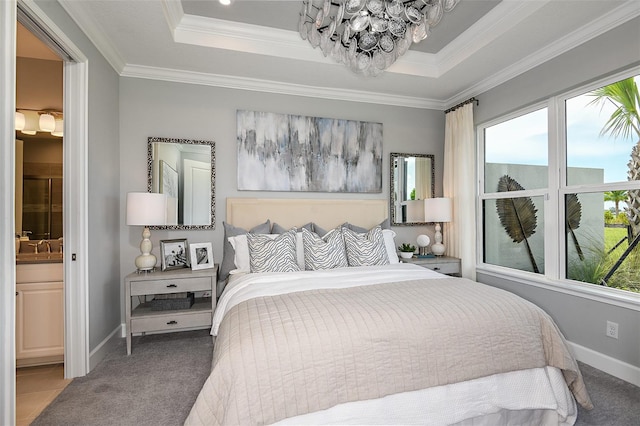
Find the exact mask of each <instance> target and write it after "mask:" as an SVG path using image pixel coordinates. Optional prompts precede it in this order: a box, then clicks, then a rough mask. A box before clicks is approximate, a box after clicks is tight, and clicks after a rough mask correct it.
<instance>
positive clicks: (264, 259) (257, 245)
mask: <svg viewBox="0 0 640 426" xmlns="http://www.w3.org/2000/svg"><path fill="white" fill-rule="evenodd" d="M247 245H248V246H249V262H250V267H251V272H294V271H299V270H300V267H299V266H298V262H297V260H296V229H295V228H294V229H291V230H289V231H287V232H285V233H284V234H280V235H278V236H277V237H276V238H273V239H272V238H271V237H269V236H267V235H261V234H247Z"/></svg>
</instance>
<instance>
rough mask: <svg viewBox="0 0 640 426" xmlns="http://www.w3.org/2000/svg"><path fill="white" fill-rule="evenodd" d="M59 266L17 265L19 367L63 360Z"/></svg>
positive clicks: (61, 291)
mask: <svg viewBox="0 0 640 426" xmlns="http://www.w3.org/2000/svg"><path fill="white" fill-rule="evenodd" d="M63 288H64V285H63V266H62V263H41V264H25V265H17V266H16V360H17V363H18V365H19V366H25V365H36V364H46V363H52V362H60V361H62V360H63V359H64V290H63Z"/></svg>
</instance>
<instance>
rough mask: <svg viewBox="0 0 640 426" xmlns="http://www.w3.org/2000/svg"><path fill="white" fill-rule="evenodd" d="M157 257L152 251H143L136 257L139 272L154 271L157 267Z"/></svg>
mask: <svg viewBox="0 0 640 426" xmlns="http://www.w3.org/2000/svg"><path fill="white" fill-rule="evenodd" d="M156 260H157V259H156V257H155V256H154V255H153V254H151V253H143V254H141V255H140V256H138V257H136V269H137V270H138V272H153V271H154V270H155V269H156Z"/></svg>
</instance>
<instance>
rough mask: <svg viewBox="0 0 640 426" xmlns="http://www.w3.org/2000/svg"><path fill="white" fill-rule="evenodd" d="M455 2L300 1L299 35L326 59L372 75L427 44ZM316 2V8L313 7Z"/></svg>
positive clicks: (415, 0) (418, 0)
mask: <svg viewBox="0 0 640 426" xmlns="http://www.w3.org/2000/svg"><path fill="white" fill-rule="evenodd" d="M458 2H459V0H414V1H405V0H319V1H318V0H304V1H303V2H302V12H301V13H300V21H299V23H298V32H299V33H300V36H301V37H302V39H303V40H308V41H309V43H310V44H311V46H312V47H313V48H314V49H315V48H316V47H318V46H319V47H320V49H321V50H322V54H323V55H324V56H330V57H331V58H332V59H333V60H335V61H336V62H339V63H341V64H344V65H346V66H347V67H349V68H351V70H352V71H354V72H357V73H362V74H364V75H365V76H376V75H379V74H380V73H382V71H384V70H385V69H387V68H389V67H390V66H391V65H392V64H393V63H394V62H395V61H396V60H397V59H398V58H399V57H400V56H402V55H404V54H405V53H406V52H407V50H409V47H410V46H411V43H419V42H420V41H422V40H424V39H426V38H427V37H428V36H429V34H430V32H431V28H433V27H435V26H436V25H437V24H438V23H439V22H440V20H441V19H442V15H443V14H444V12H450V11H451V10H453V8H454V7H455V6H456V5H457V4H458ZM314 3H316V4H314Z"/></svg>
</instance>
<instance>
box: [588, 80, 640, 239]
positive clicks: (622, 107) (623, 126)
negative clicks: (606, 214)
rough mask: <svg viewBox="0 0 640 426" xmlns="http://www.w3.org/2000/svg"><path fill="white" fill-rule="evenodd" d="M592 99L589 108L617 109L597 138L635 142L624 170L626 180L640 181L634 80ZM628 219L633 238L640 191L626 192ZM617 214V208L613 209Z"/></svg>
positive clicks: (638, 96) (639, 97) (639, 228)
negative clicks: (626, 169)
mask: <svg viewBox="0 0 640 426" xmlns="http://www.w3.org/2000/svg"><path fill="white" fill-rule="evenodd" d="M590 95H591V96H594V97H595V98H594V99H593V100H592V101H591V102H590V103H589V104H596V105H600V106H603V105H604V104H606V103H612V104H613V105H615V107H616V109H615V111H614V112H613V113H612V114H611V117H609V119H608V120H607V122H606V123H605V125H604V127H603V128H602V130H601V131H600V135H605V134H609V135H611V136H613V137H621V138H625V139H626V138H630V137H633V136H635V137H636V138H637V139H638V141H637V142H636V144H635V145H634V146H633V148H632V150H631V159H630V160H629V163H627V166H628V168H629V170H628V172H627V179H628V180H640V93H638V86H637V85H636V82H635V80H634V79H633V77H630V78H627V79H625V80H621V81H618V82H616V83H613V84H609V85H608V86H604V87H601V88H599V89H596V90H594V91H593V92H591V93H590ZM627 197H628V201H627V205H628V207H629V209H628V211H627V215H628V216H629V224H630V225H631V229H632V233H633V235H638V233H640V190H632V191H627ZM616 211H617V207H616Z"/></svg>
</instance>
